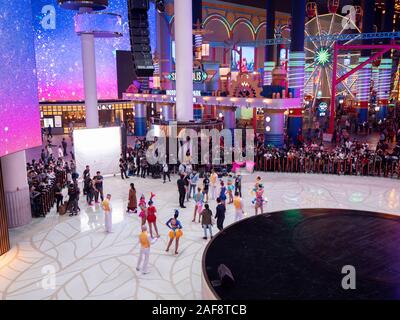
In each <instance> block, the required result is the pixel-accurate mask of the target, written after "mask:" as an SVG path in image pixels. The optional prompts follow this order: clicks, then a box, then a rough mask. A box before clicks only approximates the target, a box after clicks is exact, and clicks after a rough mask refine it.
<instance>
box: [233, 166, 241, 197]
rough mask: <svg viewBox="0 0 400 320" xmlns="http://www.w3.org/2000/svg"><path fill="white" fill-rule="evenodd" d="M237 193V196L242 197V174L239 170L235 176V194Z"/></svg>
mask: <svg viewBox="0 0 400 320" xmlns="http://www.w3.org/2000/svg"><path fill="white" fill-rule="evenodd" d="M236 193H239V196H240V197H242V176H241V175H240V172H238V173H237V175H236V178H235V194H236Z"/></svg>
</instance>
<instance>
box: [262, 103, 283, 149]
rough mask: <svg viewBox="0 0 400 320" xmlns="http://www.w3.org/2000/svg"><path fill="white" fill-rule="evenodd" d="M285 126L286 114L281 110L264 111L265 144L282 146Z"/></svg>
mask: <svg viewBox="0 0 400 320" xmlns="http://www.w3.org/2000/svg"><path fill="white" fill-rule="evenodd" d="M284 126H285V115H284V113H283V112H282V111H281V110H277V111H272V110H268V111H267V112H266V113H264V145H265V146H267V145H273V146H274V147H278V148H280V147H282V146H283V138H284V137H283V128H284Z"/></svg>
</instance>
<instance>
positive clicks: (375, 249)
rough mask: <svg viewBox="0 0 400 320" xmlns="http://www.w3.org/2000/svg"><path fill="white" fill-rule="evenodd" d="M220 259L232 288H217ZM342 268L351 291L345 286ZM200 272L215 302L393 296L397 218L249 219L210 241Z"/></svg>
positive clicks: (297, 215)
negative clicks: (352, 273)
mask: <svg viewBox="0 0 400 320" xmlns="http://www.w3.org/2000/svg"><path fill="white" fill-rule="evenodd" d="M220 264H225V265H226V266H227V267H228V268H229V269H230V270H231V272H232V275H233V277H234V278H235V283H234V284H233V285H231V286H229V287H225V286H221V285H218V280H219V279H220V278H219V275H218V271H217V270H218V266H219V265H220ZM349 265H350V266H353V267H354V270H355V278H353V279H354V280H355V281H354V282H352V283H355V285H356V288H355V289H347V290H345V289H344V288H343V286H342V280H343V278H345V280H344V281H343V282H345V283H347V284H348V283H350V282H351V280H349V279H348V278H349V271H348V270H343V267H344V266H349ZM350 268H351V267H350ZM342 271H343V273H342ZM203 274H204V278H205V282H206V284H207V285H208V287H209V289H210V290H211V291H212V292H213V294H214V295H215V297H216V298H219V299H229V300H231V299H251V300H253V299H304V300H309V299H310V300H311V299H400V217H398V216H393V215H388V214H383V213H373V212H365V211H355V210H341V209H340V210H339V209H298V210H287V211H279V212H276V213H273V214H271V215H270V216H267V215H258V216H254V217H251V218H248V219H245V220H242V221H240V222H238V223H234V224H232V225H231V226H229V227H228V228H226V229H225V230H224V231H223V232H220V233H219V234H218V235H217V236H216V237H214V239H213V240H212V241H210V243H209V244H208V246H207V248H206V250H205V252H204V255H203ZM346 276H347V277H346Z"/></svg>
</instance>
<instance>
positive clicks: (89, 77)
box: [80, 8, 99, 129]
mask: <svg viewBox="0 0 400 320" xmlns="http://www.w3.org/2000/svg"><path fill="white" fill-rule="evenodd" d="M91 11H92V9H91V8H81V12H91ZM80 37H81V45H82V69H83V86H84V91H85V109H86V128H88V129H92V128H98V127H99V112H98V110H97V82H96V58H95V46H94V34H93V33H84V34H82V35H81V36H80Z"/></svg>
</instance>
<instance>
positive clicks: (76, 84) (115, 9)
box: [32, 0, 156, 101]
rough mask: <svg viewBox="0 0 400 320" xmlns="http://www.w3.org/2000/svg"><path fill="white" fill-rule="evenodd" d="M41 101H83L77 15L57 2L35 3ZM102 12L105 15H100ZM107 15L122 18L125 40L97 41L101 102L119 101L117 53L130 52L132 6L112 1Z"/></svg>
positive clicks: (152, 30) (151, 19)
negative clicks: (130, 13)
mask: <svg viewBox="0 0 400 320" xmlns="http://www.w3.org/2000/svg"><path fill="white" fill-rule="evenodd" d="M32 9H33V15H34V29H35V46H36V61H37V69H38V82H39V100H40V101H65V100H83V99H84V93H83V75H82V55H81V41H80V38H79V36H78V35H77V34H76V33H75V30H74V16H75V15H76V13H77V12H76V11H71V10H66V9H62V8H60V7H59V6H58V4H57V0H35V1H33V2H32ZM100 12H101V11H100ZM104 12H112V13H116V14H119V15H121V18H122V34H123V36H122V37H121V38H108V39H96V40H95V46H96V71H97V96H98V99H116V98H118V89H117V72H116V51H117V50H130V49H131V47H130V40H129V24H128V4H127V1H126V0H123V1H122V0H110V1H109V6H108V8H107V9H106V10H104ZM155 14H156V11H155V6H154V3H152V5H151V6H150V10H149V25H150V34H151V36H150V38H151V42H152V43H151V45H152V49H153V50H154V48H155V39H156V37H155Z"/></svg>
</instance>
